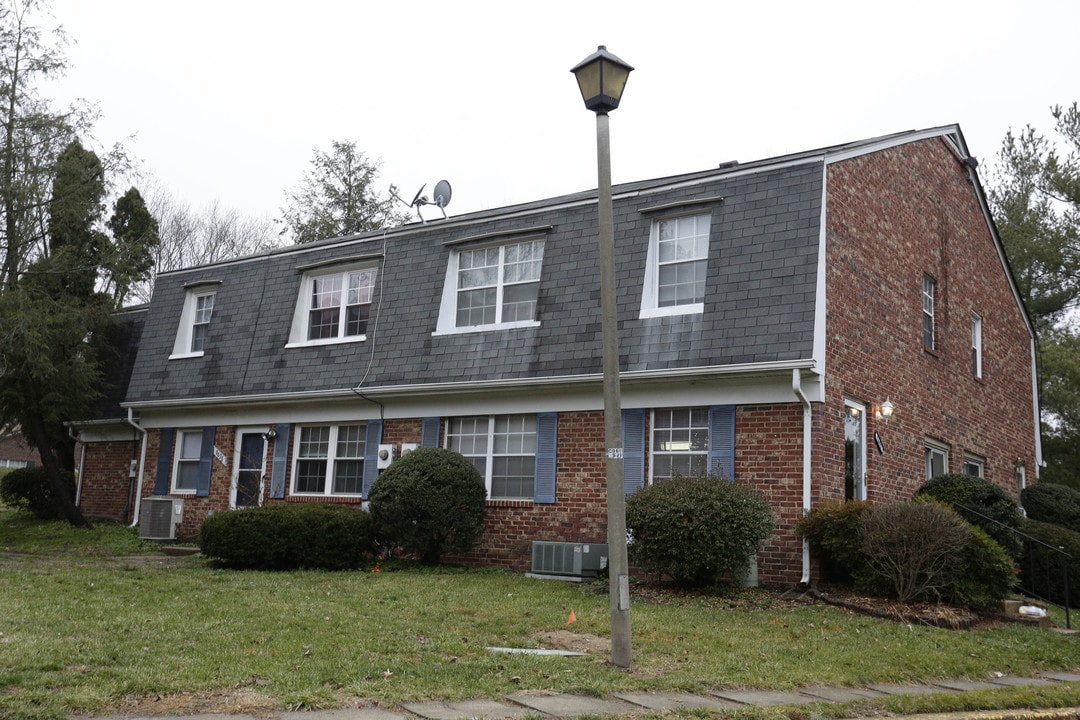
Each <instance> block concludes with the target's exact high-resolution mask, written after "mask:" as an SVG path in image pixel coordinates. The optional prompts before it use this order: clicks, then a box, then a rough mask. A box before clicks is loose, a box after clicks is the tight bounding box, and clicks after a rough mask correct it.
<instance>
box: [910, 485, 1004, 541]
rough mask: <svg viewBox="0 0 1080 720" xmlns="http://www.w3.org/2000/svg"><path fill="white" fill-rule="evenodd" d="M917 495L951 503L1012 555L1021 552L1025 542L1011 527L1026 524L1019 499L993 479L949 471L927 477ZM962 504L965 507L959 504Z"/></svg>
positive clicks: (916, 492)
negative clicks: (1021, 540) (944, 473)
mask: <svg viewBox="0 0 1080 720" xmlns="http://www.w3.org/2000/svg"><path fill="white" fill-rule="evenodd" d="M915 497H916V498H919V497H929V498H933V499H934V500H937V501H938V502H942V503H945V504H946V505H950V506H952V507H953V509H955V510H956V512H958V513H960V515H961V516H962V517H963V518H964V519H965V520H967V521H968V522H970V523H971V524H972V525H978V526H979V527H980V528H982V529H983V530H984V531H985V532H986V534H987V535H989V536H990V537H992V538H994V540H996V541H997V542H998V544H999V545H1001V547H1003V548H1005V551H1006V552H1007V553H1009V555H1011V556H1012V557H1014V558H1015V557H1019V556H1020V552H1021V550H1022V546H1021V544H1020V541H1019V540H1018V539H1017V537H1016V535H1014V534H1013V533H1012V532H1011V531H1010V529H1011V530H1019V529H1020V528H1021V527H1022V525H1023V524H1024V516H1023V514H1022V513H1021V512H1020V506H1019V505H1018V504H1017V502H1016V500H1015V499H1014V498H1012V497H1011V496H1010V495H1009V494H1008V493H1007V492H1005V491H1004V490H1002V489H1001V488H1000V487H998V486H997V485H995V484H994V483H992V482H989V481H988V480H985V479H983V478H979V477H972V476H971V475H963V474H960V473H950V474H948V475H939V476H937V477H936V478H933V479H931V480H929V481H927V482H926V484H924V485H923V486H922V487H921V488H919V489H918V490H916V491H915ZM960 505H962V506H963V507H958V506H960ZM965 508H967V509H965ZM969 510H973V511H975V512H969ZM984 516H985V517H984ZM986 518H990V520H994V521H996V522H990V521H988V520H987V519H986ZM999 523H1000V524H999ZM1002 525H1004V526H1005V527H1002Z"/></svg>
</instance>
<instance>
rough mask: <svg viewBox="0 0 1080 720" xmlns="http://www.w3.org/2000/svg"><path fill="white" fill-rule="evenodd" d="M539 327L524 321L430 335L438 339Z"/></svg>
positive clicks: (460, 328) (471, 327)
mask: <svg viewBox="0 0 1080 720" xmlns="http://www.w3.org/2000/svg"><path fill="white" fill-rule="evenodd" d="M534 327H540V321H539V320H525V321H522V322H512V323H496V324H494V325H470V326H469V327H454V328H447V329H444V330H436V331H435V332H433V333H431V336H432V337H439V336H440V335H464V334H466V333H478V332H495V331H497V330H514V329H517V328H534Z"/></svg>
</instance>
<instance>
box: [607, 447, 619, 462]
mask: <svg viewBox="0 0 1080 720" xmlns="http://www.w3.org/2000/svg"><path fill="white" fill-rule="evenodd" d="M607 457H608V460H622V448H621V447H617V448H608V449H607Z"/></svg>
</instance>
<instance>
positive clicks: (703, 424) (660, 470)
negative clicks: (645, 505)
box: [651, 407, 709, 482]
mask: <svg viewBox="0 0 1080 720" xmlns="http://www.w3.org/2000/svg"><path fill="white" fill-rule="evenodd" d="M651 457H652V482H659V481H663V480H670V479H671V478H673V477H675V476H676V475H681V476H682V477H691V476H697V475H705V474H706V473H707V472H708V467H709V409H708V408H707V407H696V408H664V409H662V410H654V411H653V422H652V456H651Z"/></svg>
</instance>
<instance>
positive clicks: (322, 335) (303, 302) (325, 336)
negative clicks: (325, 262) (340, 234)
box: [289, 265, 379, 345]
mask: <svg viewBox="0 0 1080 720" xmlns="http://www.w3.org/2000/svg"><path fill="white" fill-rule="evenodd" d="M378 274H379V270H378V268H377V267H374V266H371V265H368V266H362V267H355V266H354V267H350V268H347V269H344V270H343V269H341V268H340V267H339V268H336V269H334V270H333V271H322V272H315V271H313V272H310V273H308V274H305V275H304V278H303V280H302V281H301V283H300V296H299V298H298V299H297V301H296V310H295V312H294V313H293V324H292V330H291V332H290V333H289V345H316V344H324V343H335V342H353V341H359V340H364V339H366V338H367V330H368V320H369V319H370V316H371V302H372V298H373V296H374V294H375V281H376V279H377V278H378Z"/></svg>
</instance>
